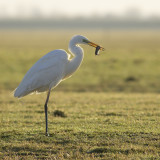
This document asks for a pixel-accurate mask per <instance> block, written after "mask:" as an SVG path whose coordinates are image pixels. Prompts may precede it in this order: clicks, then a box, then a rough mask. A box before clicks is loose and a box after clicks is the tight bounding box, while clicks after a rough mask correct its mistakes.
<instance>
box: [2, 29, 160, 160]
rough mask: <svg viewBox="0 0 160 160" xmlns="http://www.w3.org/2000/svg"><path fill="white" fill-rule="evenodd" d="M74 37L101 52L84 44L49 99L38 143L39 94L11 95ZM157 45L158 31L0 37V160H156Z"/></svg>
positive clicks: (159, 124)
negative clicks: (97, 49)
mask: <svg viewBox="0 0 160 160" xmlns="http://www.w3.org/2000/svg"><path fill="white" fill-rule="evenodd" d="M77 33H79V34H82V35H86V36H87V37H88V38H89V39H90V40H91V41H93V42H95V43H98V44H101V45H102V46H104V48H106V50H105V52H101V55H100V56H95V55H94V52H95V50H94V49H93V48H91V47H88V46H84V51H85V57H84V61H83V63H82V65H81V67H80V69H79V70H78V71H77V72H76V73H75V74H74V75H73V76H72V77H71V78H70V79H67V80H66V81H63V82H62V83H61V84H60V85H59V86H58V87H57V88H56V89H55V90H54V91H53V92H52V93H51V97H50V101H49V132H50V137H46V136H45V118H44V107H43V105H44V102H45V99H46V94H39V95H32V96H27V97H25V98H23V99H19V100H18V99H15V98H13V96H12V91H13V90H14V89H15V88H16V87H17V85H18V84H19V83H20V81H21V79H22V78H23V76H24V74H25V73H26V72H27V70H28V69H29V68H30V67H31V66H32V65H33V64H34V63H35V62H36V61H37V60H38V59H39V58H40V57H41V56H43V55H44V54H46V53H47V52H49V51H51V50H54V49H57V48H63V49H65V50H67V47H68V42H69V40H70V38H71V37H72V35H73V34H77ZM159 44H160V32H159V31H132V32H129V31H96V32H95V31H67V32H64V31H0V68H1V72H0V77H1V78H0V159H6V160H8V159H26V160H28V159H55V160H56V159H58V160H59V159H73V160H75V159H88V160H90V159H97V160H99V159H104V160H106V159H124V160H126V159H148V160H150V159H160V109H159V106H160V101H159V100H160V95H159V93H160V83H159V79H160V74H159V71H160V45H159ZM55 110H59V111H62V112H64V117H58V116H55ZM58 113H60V112H58Z"/></svg>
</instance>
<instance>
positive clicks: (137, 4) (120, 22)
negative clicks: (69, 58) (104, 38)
mask: <svg viewBox="0 0 160 160" xmlns="http://www.w3.org/2000/svg"><path fill="white" fill-rule="evenodd" d="M159 6H160V1H159V0H129V1H128V0H112V1H109V0H99V1H92V0H81V1H75V0H67V1H65V0H59V1H52V0H34V1H33V0H28V1H24V0H14V1H12V0H5V1H0V28H25V29H27V28H36V29H38V28H45V29H48V28H49V29H55V28H64V29H66V28H69V29H73V28H89V29H92V28H93V29H114V28H116V29H117V28H121V29H123V28H125V29H126V28H132V29H133V28H136V29H139V28H142V29H143V28H145V29H148V28H149V29H150V28H153V29H159V27H160V9H159Z"/></svg>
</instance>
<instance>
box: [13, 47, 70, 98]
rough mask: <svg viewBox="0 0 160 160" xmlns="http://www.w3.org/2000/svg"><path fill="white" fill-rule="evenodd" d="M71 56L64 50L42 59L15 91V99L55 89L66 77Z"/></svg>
mask: <svg viewBox="0 0 160 160" xmlns="http://www.w3.org/2000/svg"><path fill="white" fill-rule="evenodd" d="M68 63H69V55H68V54H67V53H66V52H65V51H64V50H54V51H51V52H49V53H48V54H46V55H45V56H43V57H42V58H40V59H39V60H38V61H37V62H36V63H35V64H34V65H33V66H32V67H31V69H30V70H29V71H28V72H27V73H26V75H25V76H24V78H23V80H22V82H21V83H20V85H19V86H18V87H17V89H16V90H15V94H14V96H15V97H23V96H25V95H27V94H30V93H32V92H44V91H48V89H49V88H54V87H55V86H56V85H57V84H58V83H60V81H61V80H63V78H64V76H65V68H66V67H67V64H68Z"/></svg>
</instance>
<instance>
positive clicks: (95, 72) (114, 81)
mask: <svg viewBox="0 0 160 160" xmlns="http://www.w3.org/2000/svg"><path fill="white" fill-rule="evenodd" d="M159 6H160V1H159V0H112V1H109V0H99V1H93V0H87V1H86V0H81V1H75V0H67V1H66V0H59V1H52V0H34V1H33V0H28V1H22V0H14V1H12V0H5V1H0V68H1V73H0V77H1V79H0V88H1V89H2V90H4V89H5V90H11V91H12V90H14V89H15V88H16V87H17V85H18V84H19V83H20V81H21V80H22V78H23V77H24V75H25V73H26V72H27V70H28V69H29V68H30V67H31V66H32V65H33V64H34V63H35V62H36V61H37V60H38V59H39V58H40V57H42V56H43V55H44V54H46V53H48V52H49V51H51V50H54V49H59V48H61V49H65V50H66V51H68V43H69V40H70V39H71V37H72V36H73V35H75V34H82V35H84V36H86V37H88V38H89V39H90V40H91V41H93V42H95V43H98V44H100V45H102V46H103V47H104V48H105V49H106V50H105V52H103V53H101V55H100V56H97V57H95V56H94V52H95V50H94V49H93V48H91V47H87V46H83V47H84V51H85V58H84V61H83V63H82V66H81V68H80V69H79V70H78V72H77V73H76V75H74V76H73V77H72V78H70V79H68V80H66V81H64V82H63V83H62V84H60V86H59V87H57V88H56V90H62V91H93V92H94V91H99V92H100V91H103V92H122V91H123V92H156V93H157V92H158V93H159V92H160V83H159V79H160V74H159V70H160V65H159V64H160V45H159V44H160V31H159V29H160V9H159Z"/></svg>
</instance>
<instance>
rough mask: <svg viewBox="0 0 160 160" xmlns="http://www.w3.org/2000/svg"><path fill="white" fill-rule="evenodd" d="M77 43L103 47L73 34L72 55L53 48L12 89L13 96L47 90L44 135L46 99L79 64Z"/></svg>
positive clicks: (71, 42)
mask: <svg viewBox="0 0 160 160" xmlns="http://www.w3.org/2000/svg"><path fill="white" fill-rule="evenodd" d="M79 44H88V45H90V46H93V47H95V48H96V53H95V54H96V55H97V48H98V50H99V49H100V50H104V48H102V47H100V46H98V45H97V44H95V43H92V42H90V41H89V40H88V39H87V38H86V37H84V36H81V35H76V36H74V37H73V38H72V39H71V41H70V43H69V51H70V52H71V54H72V55H73V58H72V59H70V56H71V55H70V54H68V53H67V52H65V51H64V50H62V49H59V50H53V51H51V52H49V53H48V54H46V55H44V56H43V57H42V58H40V59H39V60H38V61H37V62H36V63H35V64H34V65H33V66H32V67H31V68H30V70H29V71H28V72H27V73H26V75H25V76H24V78H23V80H22V82H21V83H20V84H19V86H18V87H17V88H16V89H15V91H14V96H15V97H18V98H20V97H24V96H26V95H28V94H31V93H33V92H45V91H48V94H47V98H46V102H45V105H44V108H45V121H46V136H48V135H49V134H48V113H47V110H48V107H47V104H48V101H49V96H50V92H51V89H53V88H55V87H56V86H57V85H58V84H59V83H60V82H61V81H63V80H64V79H66V78H68V77H70V76H71V75H72V74H73V73H74V72H75V71H76V70H77V69H78V68H79V66H80V64H81V62H82V60H83V49H82V48H81V47H80V46H79Z"/></svg>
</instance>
